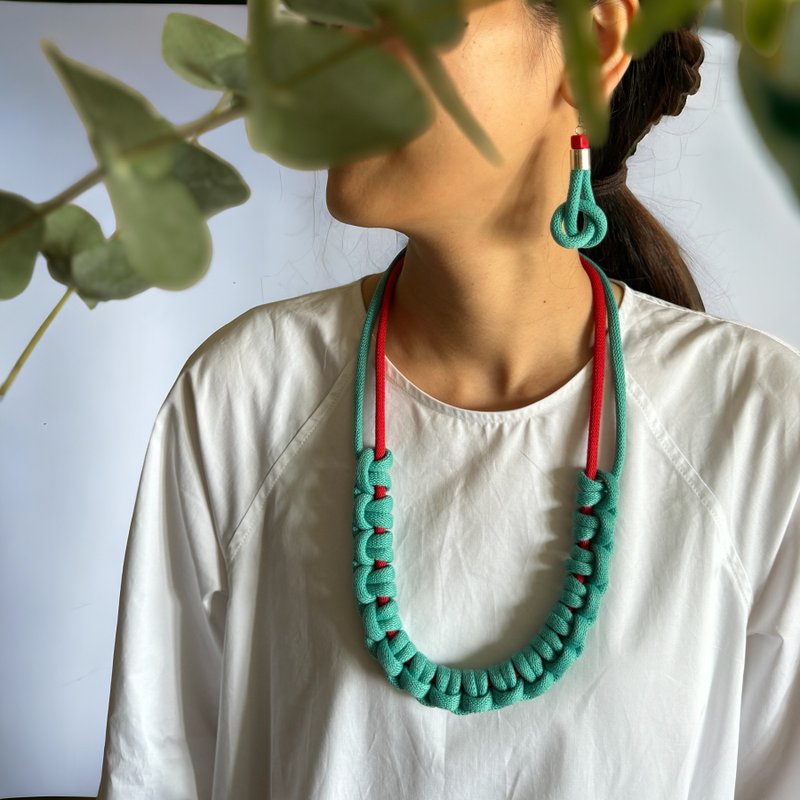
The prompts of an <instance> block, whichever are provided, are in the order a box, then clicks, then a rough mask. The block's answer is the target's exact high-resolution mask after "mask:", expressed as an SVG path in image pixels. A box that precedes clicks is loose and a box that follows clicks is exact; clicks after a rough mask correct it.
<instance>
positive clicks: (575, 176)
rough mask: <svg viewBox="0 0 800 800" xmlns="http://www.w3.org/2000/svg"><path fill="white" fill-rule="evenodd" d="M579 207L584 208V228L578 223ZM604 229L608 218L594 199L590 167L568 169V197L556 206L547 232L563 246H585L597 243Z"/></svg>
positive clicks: (602, 235) (589, 246)
mask: <svg viewBox="0 0 800 800" xmlns="http://www.w3.org/2000/svg"><path fill="white" fill-rule="evenodd" d="M579 211H582V212H583V219H584V226H583V228H579V227H578V212H579ZM565 229H566V233H565V232H564V230H565ZM607 231H608V218H607V217H606V214H605V212H604V211H603V209H602V208H600V206H598V205H597V203H596V202H595V199H594V193H593V191H592V172H591V169H573V170H571V171H570V174H569V190H568V191H567V200H566V202H565V203H562V204H561V205H560V206H559V207H558V208H557V209H556V210H555V213H554V214H553V216H552V218H551V220H550V233H551V234H552V235H553V238H554V239H555V240H556V242H558V244H560V245H561V246H562V247H566V248H579V247H583V248H586V249H587V250H588V249H591V248H592V247H595V246H597V245H598V244H600V242H602V241H603V238H604V237H605V235H606V232H607Z"/></svg>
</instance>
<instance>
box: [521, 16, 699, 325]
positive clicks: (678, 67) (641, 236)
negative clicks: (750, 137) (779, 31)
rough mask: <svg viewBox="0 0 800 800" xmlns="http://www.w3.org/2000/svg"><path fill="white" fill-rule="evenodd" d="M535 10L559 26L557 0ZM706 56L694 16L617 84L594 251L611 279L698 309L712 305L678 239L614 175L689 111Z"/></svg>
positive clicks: (545, 23)
mask: <svg viewBox="0 0 800 800" xmlns="http://www.w3.org/2000/svg"><path fill="white" fill-rule="evenodd" d="M522 1H523V2H525V3H526V5H528V3H527V0H522ZM600 1H601V0H595V2H600ZM528 9H529V11H530V13H531V14H532V16H533V17H534V19H535V21H536V22H537V23H538V24H539V25H540V26H541V27H543V28H553V27H556V26H557V25H558V16H557V12H556V10H555V8H554V7H553V5H552V2H543V3H538V4H536V5H528ZM704 57H705V50H704V48H703V43H702V42H701V41H700V37H699V36H698V34H697V19H696V18H694V19H692V20H691V21H689V22H687V23H686V24H685V25H684V26H683V27H681V28H680V29H678V30H676V31H668V32H666V33H664V34H662V36H661V38H660V39H659V40H658V41H657V42H656V43H655V44H654V45H653V47H652V48H651V49H650V50H649V51H648V52H647V53H646V54H645V55H644V56H642V57H641V58H638V59H633V60H632V61H631V63H630V65H629V66H628V69H627V70H626V72H625V74H624V75H623V77H622V79H621V80H620V82H619V84H618V85H617V87H616V88H615V89H614V92H613V94H612V95H611V101H610V119H609V135H608V139H607V141H606V143H605V144H604V145H603V146H602V147H597V148H592V183H593V184H594V182H595V181H598V182H599V181H603V180H604V179H607V178H611V183H612V184H613V186H608V187H607V188H605V189H604V191H603V194H602V199H601V200H599V201H598V203H599V205H600V206H601V208H602V209H603V211H604V212H605V213H606V216H607V218H608V231H607V233H606V235H605V238H604V239H603V241H602V242H600V244H598V245H597V246H596V247H593V248H592V249H591V250H590V251H588V252H587V255H589V257H590V258H592V259H593V260H595V261H597V263H598V264H600V266H601V267H603V270H604V271H605V272H606V274H607V275H608V276H609V277H610V278H616V279H618V280H621V281H623V282H624V283H626V284H628V285H629V286H631V287H632V288H633V289H637V290H638V291H641V292H645V293H646V294H650V295H653V296H655V297H659V298H661V299H662V300H666V301H668V302H670V303H675V304H676V305H679V306H684V307H686V308H689V309H693V310H696V311H705V306H704V304H703V300H702V298H701V296H700V290H699V289H698V287H697V284H696V283H695V281H694V278H693V277H692V273H691V271H690V269H689V266H688V264H687V263H686V261H685V260H684V258H683V255H682V254H681V251H680V247H679V245H678V243H677V242H676V241H675V239H674V238H673V237H672V235H671V234H670V233H669V232H668V231H667V230H666V229H665V228H664V226H663V225H661V223H660V222H658V220H656V218H655V217H654V216H653V215H652V214H651V213H650V211H648V209H647V208H645V206H644V205H642V203H641V202H640V201H639V199H638V198H637V197H636V195H635V194H634V193H633V192H632V191H631V190H630V189H629V188H628V186H627V185H626V184H625V182H624V180H619V181H617V180H614V178H613V177H612V176H616V175H617V174H618V173H619V172H620V171H624V170H625V169H626V168H627V165H626V161H627V160H628V158H629V157H630V156H632V155H633V154H634V153H635V152H636V147H637V146H638V144H639V142H640V141H641V140H642V139H643V138H644V137H645V136H646V135H647V133H649V131H650V129H651V128H652V127H653V126H654V125H656V124H657V123H658V122H659V121H660V120H661V118H662V117H664V116H677V115H678V114H680V113H681V111H683V108H684V106H685V105H686V98H687V96H688V95H690V94H695V92H697V90H698V89H699V88H700V71H699V69H700V65H701V64H702V63H703V59H704ZM580 223H581V221H580V220H579V224H580Z"/></svg>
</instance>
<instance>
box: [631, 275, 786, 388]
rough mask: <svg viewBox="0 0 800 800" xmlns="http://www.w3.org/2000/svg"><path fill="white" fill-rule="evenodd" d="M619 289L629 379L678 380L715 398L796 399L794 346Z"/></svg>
mask: <svg viewBox="0 0 800 800" xmlns="http://www.w3.org/2000/svg"><path fill="white" fill-rule="evenodd" d="M625 288H626V292H630V300H631V303H630V306H629V308H627V309H626V314H625V315H624V321H625V322H626V323H627V330H625V327H626V326H623V330H622V334H623V344H624V354H625V356H627V357H628V361H629V364H630V367H631V370H632V371H633V373H634V377H636V374H637V373H638V374H641V375H647V376H648V379H649V380H657V379H658V378H660V379H661V380H662V381H665V382H669V383H672V384H675V383H676V381H677V380H678V379H681V378H682V379H683V382H687V381H688V382H693V383H695V384H696V385H697V386H698V387H699V386H705V387H706V390H707V391H708V390H709V389H713V388H714V387H716V388H718V390H719V393H720V396H722V395H728V394H729V393H730V391H731V390H738V391H744V390H750V391H753V390H759V389H760V390H761V391H763V392H765V393H767V394H773V395H776V396H781V400H788V399H789V398H786V397H785V395H784V394H783V393H785V392H789V391H792V392H794V393H796V391H797V388H798V387H799V386H800V349H798V347H797V346H795V345H794V344H792V343H790V342H788V341H786V340H785V339H783V338H781V337H779V336H777V335H775V334H773V333H770V332H769V331H767V330H764V329H762V328H759V327H756V326H753V325H749V324H747V323H745V322H742V321H740V320H735V319H729V318H726V317H722V316H718V315H715V314H711V313H709V312H707V311H698V310H694V309H689V308H685V307H684V306H680V305H676V304H675V303H671V302H669V301H667V300H663V299H661V298H659V297H654V296H653V295H650V294H647V293H645V292H641V291H638V290H635V289H632V288H631V287H630V286H628V285H627V284H626V287H625ZM620 320H621V323H622V320H623V317H622V316H621V317H620ZM684 388H685V387H684Z"/></svg>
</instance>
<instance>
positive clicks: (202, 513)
mask: <svg viewBox="0 0 800 800" xmlns="http://www.w3.org/2000/svg"><path fill="white" fill-rule="evenodd" d="M191 380H192V378H191V373H190V372H188V371H182V372H181V374H180V375H179V376H178V378H177V379H176V381H175V383H174V384H173V386H172V388H171V389H170V391H169V393H168V395H167V397H166V399H165V401H164V403H163V404H162V406H161V408H160V410H159V412H158V415H157V417H156V420H155V423H154V425H153V429H152V432H151V435H150V439H149V442H148V445H147V450H146V453H145V458H144V464H143V467H142V472H141V476H140V481H139V487H138V491H137V494H136V501H135V504H134V511H133V515H132V520H131V526H130V530H129V534H128V540H127V545H126V550H125V558H124V562H123V570H122V581H121V589H120V599H119V611H118V615H117V630H116V639H115V646H114V658H113V668H112V677H111V689H110V698H109V707H108V718H107V728H106V739H105V748H104V754H103V764H102V771H101V781H100V787H99V794H98V800H123V798H124V800H137V798H159V799H160V800H173V798H174V800H179V799H180V800H189V799H190V798H210V797H211V788H212V783H213V773H214V756H215V748H216V735H217V720H218V712H219V694H220V680H221V666H222V648H223V641H224V631H225V616H226V609H227V597H228V584H227V569H226V564H225V558H224V554H223V552H222V550H221V547H220V539H219V535H218V531H217V530H216V525H215V520H214V513H213V509H212V508H211V507H210V503H209V500H208V493H207V489H206V487H207V486H208V485H210V484H211V483H212V482H213V480H214V476H210V475H207V474H206V473H205V469H204V461H203V459H202V452H203V446H202V445H203V443H202V442H201V441H200V438H199V433H198V431H199V428H200V426H199V425H198V415H199V414H200V415H201V414H202V409H199V408H197V407H196V404H195V399H194V398H195V394H194V392H193V389H192V383H191ZM205 446H206V447H208V444H207V443H206V444H205Z"/></svg>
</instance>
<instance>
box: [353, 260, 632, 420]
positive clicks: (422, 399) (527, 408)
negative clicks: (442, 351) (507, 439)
mask: <svg viewBox="0 0 800 800" xmlns="http://www.w3.org/2000/svg"><path fill="white" fill-rule="evenodd" d="M366 277H367V276H366V275H362V276H361V277H360V278H359V279H358V280H356V281H355V282H354V283H353V284H351V285H352V287H353V293H354V295H355V299H356V302H357V304H358V309H359V311H360V314H361V316H360V322H359V331H363V327H364V320H365V319H366V313H367V312H366V311H365V309H364V298H363V297H362V295H361V282H362V281H363V280H364V278H366ZM608 280H609V281H610V282H611V283H616V284H617V285H618V286H620V287H621V288H622V297H621V298H620V301H619V305H618V306H617V315H618V318H619V322H620V336H621V337H622V340H623V342H624V339H625V331H626V327H627V326H626V323H627V318H628V307H629V305H630V301H628V295H629V294H630V292H631V291H632V290H631V287H630V286H628V284H627V283H625V282H623V281H620V280H617V279H616V278H609V279H608ZM375 337H376V329H375V328H373V330H372V336H371V350H372V355H371V356H370V359H369V360H370V361H371V362H372V363H373V365H374V354H375V350H374V347H375ZM610 358H611V351H610V349H608V348H606V364H607V370H606V372H607V374H606V384H607V383H608V380H609V375H610V373H609V368H610V363H609V359H610ZM384 360H385V364H386V380H387V381H389V382H390V383H392V384H393V385H394V386H396V387H398V388H399V389H401V390H402V391H403V392H405V393H406V394H407V395H409V396H410V397H412V398H413V399H414V400H416V401H417V402H418V403H419V404H420V405H423V406H426V407H427V408H430V409H432V410H433V411H437V412H438V413H440V414H445V415H447V416H450V417H456V418H458V419H463V420H467V421H471V422H478V423H484V422H513V421H516V420H519V419H523V418H528V417H533V416H538V415H539V414H544V413H546V412H547V411H549V410H550V409H552V408H553V407H555V406H557V405H559V404H560V403H562V402H563V401H564V400H566V399H567V398H569V397H571V396H572V395H574V394H575V393H577V392H578V391H580V390H581V389H582V388H584V387H585V386H588V384H589V383H590V382H591V378H592V368H593V365H594V355H592V357H591V358H590V359H589V361H587V362H586V364H584V365H583V367H581V369H580V370H578V372H576V373H575V374H574V375H573V376H572V377H571V378H570V379H569V380H568V381H567V382H566V383H565V384H563V385H562V386H559V387H558V389H556V390H555V391H553V392H550V394H548V395H545V396H544V397H540V398H539V399H538V400H534V402H532V403H528V405H524V406H520V407H519V408H509V409H505V410H495V411H482V410H480V409H475V408H462V407H461V406H454V405H451V404H450V403H446V402H445V401H444V400H439V398H437V397H434V396H433V395H430V394H428V393H427V392H426V391H425V390H424V389H422V388H420V387H419V386H417V385H416V384H415V383H413V382H412V381H411V380H410V379H409V378H407V377H406V376H405V375H404V374H403V373H402V372H401V371H400V370H399V369H398V368H397V367H396V366H395V364H394V363H393V362H392V360H391V359H390V358H389V356H387V355H386V354H384ZM372 371H373V372H374V366H373V370H372Z"/></svg>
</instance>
